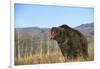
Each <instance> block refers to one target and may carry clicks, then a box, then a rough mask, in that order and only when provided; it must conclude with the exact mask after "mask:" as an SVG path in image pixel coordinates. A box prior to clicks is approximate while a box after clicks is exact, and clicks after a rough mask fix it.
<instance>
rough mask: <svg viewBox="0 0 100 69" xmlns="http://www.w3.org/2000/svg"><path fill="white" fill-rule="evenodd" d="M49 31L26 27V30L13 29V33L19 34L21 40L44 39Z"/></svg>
mask: <svg viewBox="0 0 100 69" xmlns="http://www.w3.org/2000/svg"><path fill="white" fill-rule="evenodd" d="M49 31H50V28H39V27H27V28H15V32H16V33H17V32H19V33H20V36H21V35H22V36H23V38H27V39H29V38H32V37H39V38H40V37H44V36H46V35H47V34H48V33H49Z"/></svg>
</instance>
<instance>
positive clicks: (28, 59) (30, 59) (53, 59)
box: [15, 39, 94, 65]
mask: <svg viewBox="0 0 100 69" xmlns="http://www.w3.org/2000/svg"><path fill="white" fill-rule="evenodd" d="M88 41H89V47H88V53H89V57H88V58H87V60H84V59H83V57H82V56H79V57H78V58H77V59H72V60H69V59H67V58H64V57H63V56H62V54H61V52H57V53H56V52H54V53H50V54H49V55H43V54H42V56H40V55H39V54H36V55H30V56H24V57H20V58H15V65H29V64H47V63H48V64H49V63H63V62H76V61H77V62H80V61H93V60H94V41H93V39H88Z"/></svg>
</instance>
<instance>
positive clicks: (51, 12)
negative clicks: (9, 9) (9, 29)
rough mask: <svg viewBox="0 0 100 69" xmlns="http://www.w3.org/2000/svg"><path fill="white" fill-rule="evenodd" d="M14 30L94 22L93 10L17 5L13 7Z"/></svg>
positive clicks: (71, 25) (74, 25) (73, 25)
mask: <svg viewBox="0 0 100 69" xmlns="http://www.w3.org/2000/svg"><path fill="white" fill-rule="evenodd" d="M14 22H15V27H16V28H23V27H34V26H35V27H46V28H48V27H49V28H51V27H54V26H60V25H62V24H66V25H69V26H70V27H76V26H78V25H81V24H85V23H91V22H94V9H93V8H82V7H67V6H50V5H33V4H18V3H16V4H15V5H14Z"/></svg>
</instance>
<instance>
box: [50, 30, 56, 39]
mask: <svg viewBox="0 0 100 69" xmlns="http://www.w3.org/2000/svg"><path fill="white" fill-rule="evenodd" d="M55 36H56V33H55V32H54V31H53V32H51V39H54V38H55Z"/></svg>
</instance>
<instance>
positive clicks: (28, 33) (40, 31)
mask: <svg viewBox="0 0 100 69" xmlns="http://www.w3.org/2000/svg"><path fill="white" fill-rule="evenodd" d="M74 29H76V30H79V31H80V32H82V33H83V34H84V35H85V36H87V37H93V36H94V23H88V24H82V25H80V26H77V27H75V28H74ZM18 32H19V34H20V36H21V37H22V36H23V38H27V39H30V38H32V37H39V38H40V37H45V36H47V35H48V33H49V32H50V28H40V27H27V28H15V33H18Z"/></svg>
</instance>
